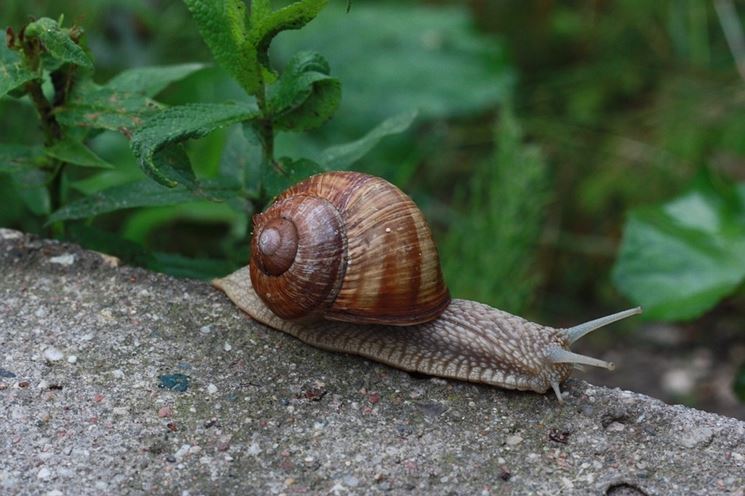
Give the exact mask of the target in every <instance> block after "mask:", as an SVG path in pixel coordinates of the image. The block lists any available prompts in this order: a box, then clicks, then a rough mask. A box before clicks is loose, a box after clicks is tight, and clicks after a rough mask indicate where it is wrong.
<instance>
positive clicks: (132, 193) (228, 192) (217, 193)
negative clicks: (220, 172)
mask: <svg viewBox="0 0 745 496" xmlns="http://www.w3.org/2000/svg"><path fill="white" fill-rule="evenodd" d="M239 191H240V185H239V184H238V183H237V182H236V181H235V180H234V179H232V178H217V179H208V180H205V181H202V182H199V183H197V184H196V185H195V186H194V187H193V188H191V189H189V188H186V187H185V186H177V187H174V188H168V187H165V186H161V185H160V184H158V183H156V182H154V181H151V180H149V179H145V180H142V181H138V182H135V183H129V184H124V185H121V186H115V187H113V188H109V189H107V190H104V191H101V192H98V193H95V194H93V195H90V196H88V197H86V198H83V199H82V200H79V201H77V202H74V203H71V204H69V205H66V206H64V207H62V208H61V209H59V210H57V211H56V212H54V213H53V214H52V215H51V216H50V217H49V220H48V222H49V223H51V222H57V221H60V220H71V219H84V218H88V217H93V216H96V215H100V214H104V213H108V212H113V211H115V210H121V209H125V208H134V207H153V206H161V205H175V204H178V203H183V202H188V201H194V200H198V199H211V200H228V199H230V198H233V197H234V196H236V195H237V194H238V193H239Z"/></svg>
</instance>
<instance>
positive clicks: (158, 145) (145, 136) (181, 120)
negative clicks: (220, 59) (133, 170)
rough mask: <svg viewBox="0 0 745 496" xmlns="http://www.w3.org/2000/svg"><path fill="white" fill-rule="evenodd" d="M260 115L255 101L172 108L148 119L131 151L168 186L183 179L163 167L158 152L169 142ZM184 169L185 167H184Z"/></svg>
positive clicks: (136, 135) (141, 164) (199, 134)
mask: <svg viewBox="0 0 745 496" xmlns="http://www.w3.org/2000/svg"><path fill="white" fill-rule="evenodd" d="M258 115H259V111H258V108H257V107H256V105H254V104H252V103H245V102H243V103H235V104H231V103H213V104H200V103H195V104H191V105H183V106H179V107H171V108H167V109H165V110H162V111H160V112H158V113H155V114H152V115H150V116H149V117H147V118H146V119H145V121H144V122H143V123H142V125H141V126H140V127H138V128H137V129H136V130H135V132H134V134H133V135H132V143H131V145H132V151H133V152H134V155H135V157H136V158H137V159H138V161H139V163H140V166H141V167H142V169H143V170H144V171H145V173H146V174H148V175H149V176H150V177H152V178H153V179H155V180H156V181H158V182H159V183H161V184H164V185H166V186H176V185H177V184H179V183H183V181H181V180H179V178H178V176H174V175H173V174H170V173H169V171H168V170H166V169H162V166H163V164H162V163H159V162H158V161H156V160H155V153H156V152H157V151H158V150H160V149H162V148H164V147H165V146H166V145H169V144H172V143H178V142H182V141H185V140H187V139H190V138H199V137H201V136H204V135H206V134H207V133H209V132H211V131H214V130H215V129H218V128H221V127H224V126H229V125H231V124H235V123H237V122H241V121H245V120H250V119H253V118H256V117H257V116H258ZM181 170H183V169H181Z"/></svg>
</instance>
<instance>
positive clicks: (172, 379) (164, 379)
mask: <svg viewBox="0 0 745 496" xmlns="http://www.w3.org/2000/svg"><path fill="white" fill-rule="evenodd" d="M158 380H159V381H160V384H158V387H159V388H162V389H170V390H171V391H178V392H179V393H183V392H184V391H186V390H187V389H189V376H187V375H184V374H170V375H159V376H158Z"/></svg>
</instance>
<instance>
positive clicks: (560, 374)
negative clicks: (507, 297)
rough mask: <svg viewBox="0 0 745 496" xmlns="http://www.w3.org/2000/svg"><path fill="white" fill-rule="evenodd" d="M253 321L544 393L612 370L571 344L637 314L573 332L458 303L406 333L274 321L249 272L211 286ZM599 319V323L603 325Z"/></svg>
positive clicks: (389, 360) (416, 367) (316, 342)
mask: <svg viewBox="0 0 745 496" xmlns="http://www.w3.org/2000/svg"><path fill="white" fill-rule="evenodd" d="M213 284H214V285H215V286H216V287H217V288H219V289H221V290H222V291H224V292H225V293H226V294H227V296H228V297H229V298H230V299H231V300H232V301H233V302H234V303H235V304H236V305H237V306H238V307H239V308H241V309H242V310H243V311H245V312H246V313H248V314H249V315H250V316H251V317H252V318H254V319H255V320H258V321H259V322H261V323H263V324H266V325H268V326H269V327H272V328H274V329H278V330H280V331H283V332H286V333H288V334H290V335H292V336H295V337H296V338H298V339H300V340H301V341H304V342H305V343H308V344H310V345H313V346H316V347H318V348H322V349H325V350H330V351H338V352H344V353H350V354H354V355H361V356H363V357H365V358H369V359H371V360H375V361H378V362H382V363H385V364H387V365H390V366H393V367H396V368H399V369H402V370H406V371H411V372H420V373H424V374H428V375H433V376H439V377H445V378H450V379H458V380H462V381H468V382H477V383H483V384H490V385H494V386H499V387H503V388H507V389H518V390H529V391H535V392H537V393H545V392H546V391H547V390H548V389H549V388H553V390H554V391H555V392H556V395H557V397H558V398H559V401H561V394H560V390H559V384H561V383H562V382H563V381H564V380H566V379H567V378H568V377H569V375H570V373H571V371H572V368H573V364H577V363H584V364H588V365H595V366H601V367H605V368H609V369H612V368H613V364H611V363H606V362H602V361H600V360H595V359H592V358H589V357H583V356H581V355H576V354H574V353H571V352H570V351H568V348H569V345H570V344H571V343H572V342H574V341H576V340H577V339H579V337H581V336H582V335H584V334H585V333H587V332H589V331H590V330H592V329H595V328H597V327H599V326H600V325H605V324H606V323H609V322H613V321H615V320H618V319H620V318H623V317H625V316H628V315H632V314H635V313H639V311H640V310H639V309H632V310H629V311H626V312H622V313H620V314H616V315H613V316H610V317H607V318H604V319H598V321H593V322H591V323H588V324H585V325H582V326H577V327H576V328H572V329H568V330H565V329H554V328H551V327H547V326H542V325H539V324H535V323H533V322H530V321H527V320H525V319H523V318H521V317H517V316H515V315H511V314H509V313H507V312H503V311H501V310H497V309H495V308H492V307H490V306H488V305H484V304H482V303H477V302H474V301H469V300H459V299H454V300H452V301H451V303H450V304H449V305H448V307H447V308H446V309H445V311H444V312H443V314H442V315H441V316H440V317H439V318H437V319H436V320H434V321H432V322H428V323H425V324H418V325H414V326H408V327H396V326H387V325H379V324H352V323H346V322H333V321H323V320H321V321H314V322H296V321H288V320H284V319H282V318H280V317H278V316H276V315H275V314H274V313H273V312H272V311H271V310H270V309H269V308H268V307H267V306H266V305H265V304H264V303H263V301H262V300H261V299H260V298H259V297H258V296H257V295H256V292H255V291H254V289H253V287H252V285H251V278H250V276H249V271H248V268H242V269H239V270H238V271H236V272H234V273H233V274H231V275H229V276H227V277H225V278H223V279H217V280H215V281H213ZM601 320H602V323H600V321H601Z"/></svg>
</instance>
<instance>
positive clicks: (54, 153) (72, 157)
mask: <svg viewBox="0 0 745 496" xmlns="http://www.w3.org/2000/svg"><path fill="white" fill-rule="evenodd" d="M45 152H46V154H47V155H49V156H50V157H53V158H56V159H58V160H62V161H63V162H67V163H68V164H72V165H78V166H80V167H96V168H99V169H113V168H114V166H113V165H111V164H110V163H108V162H107V161H105V160H104V159H102V158H101V157H99V156H98V155H96V154H95V153H94V152H93V150H91V149H90V148H88V147H87V146H85V145H84V144H83V143H81V142H79V141H74V140H73V139H65V140H63V141H58V142H57V143H55V144H54V145H52V146H51V147H48V148H46V149H45Z"/></svg>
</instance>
